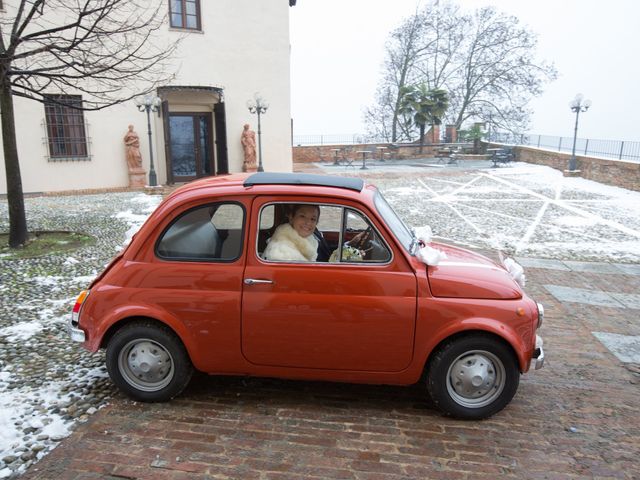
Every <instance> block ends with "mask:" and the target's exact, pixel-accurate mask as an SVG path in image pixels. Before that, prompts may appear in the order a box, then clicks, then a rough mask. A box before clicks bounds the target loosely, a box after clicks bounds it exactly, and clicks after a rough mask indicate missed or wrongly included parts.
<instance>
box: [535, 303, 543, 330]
mask: <svg viewBox="0 0 640 480" xmlns="http://www.w3.org/2000/svg"><path fill="white" fill-rule="evenodd" d="M536 305H537V306H538V326H537V327H536V328H540V327H541V326H542V321H543V320H544V306H543V305H542V304H541V303H538V302H536Z"/></svg>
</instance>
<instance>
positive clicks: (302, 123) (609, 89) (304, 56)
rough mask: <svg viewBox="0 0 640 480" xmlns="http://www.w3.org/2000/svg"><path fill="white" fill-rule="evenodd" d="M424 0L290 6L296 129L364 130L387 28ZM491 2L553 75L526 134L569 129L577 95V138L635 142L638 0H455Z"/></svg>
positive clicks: (317, 1)
mask: <svg viewBox="0 0 640 480" xmlns="http://www.w3.org/2000/svg"><path fill="white" fill-rule="evenodd" d="M418 3H420V4H421V5H422V4H424V0H422V1H420V0H385V1H382V0H298V2H297V5H296V6H295V7H293V8H291V70H292V74H291V78H292V87H291V90H292V111H291V114H292V117H293V122H294V134H295V135H315V134H352V133H364V132H365V126H364V123H363V121H362V116H363V115H362V111H363V109H364V107H365V106H367V105H370V104H371V103H372V102H373V99H374V94H375V89H376V86H377V84H378V80H379V78H380V73H381V65H382V62H383V58H384V43H385V41H386V39H387V37H388V34H389V33H390V32H391V30H392V29H394V28H395V27H396V26H398V25H399V24H400V22H401V20H402V19H403V18H405V17H407V16H408V15H410V14H411V13H413V12H414V11H415V9H416V5H417V4H418ZM460 3H461V4H462V5H463V6H465V7H468V8H475V7H479V6H484V5H495V6H496V7H497V8H499V9H500V10H502V11H505V12H507V13H510V14H513V15H515V16H517V17H518V18H519V19H520V22H521V23H523V24H525V25H527V26H528V27H529V28H530V29H531V30H533V31H534V32H536V33H537V34H538V42H539V44H538V57H540V58H544V59H545V60H548V61H552V62H553V63H555V65H556V68H557V69H558V72H559V74H560V76H559V78H558V79H557V80H556V81H555V82H552V83H550V84H548V85H547V87H546V89H545V92H544V93H543V95H542V96H541V97H538V98H536V99H534V100H533V101H532V103H531V106H532V108H533V109H534V112H535V113H534V116H533V118H532V128H531V130H530V132H531V133H541V134H547V135H563V136H572V135H573V126H574V121H575V114H574V113H572V112H571V110H570V109H569V106H568V104H569V102H570V101H571V100H572V99H573V98H574V96H575V95H576V93H579V92H580V93H583V94H584V95H585V97H586V98H588V99H591V101H592V103H593V104H592V107H591V109H590V110H589V111H588V112H586V113H585V114H581V115H580V126H579V132H578V135H579V136H580V137H583V138H595V139H611V140H636V141H637V140H640V133H639V132H638V128H637V127H636V125H637V124H638V123H640V118H638V117H639V116H640V112H639V111H638V110H639V109H640V88H638V87H637V84H638V80H639V78H640V60H639V59H638V57H639V56H638V53H639V49H638V46H639V45H640V41H639V40H640V33H639V32H640V28H638V21H639V19H640V2H638V1H636V0H609V1H607V2H602V1H596V0H536V1H531V0H460Z"/></svg>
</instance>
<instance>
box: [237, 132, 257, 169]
mask: <svg viewBox="0 0 640 480" xmlns="http://www.w3.org/2000/svg"><path fill="white" fill-rule="evenodd" d="M240 142H241V143H242V148H243V149H244V163H243V164H242V171H243V172H255V171H256V132H254V131H253V130H251V128H250V126H249V124H248V123H246V124H245V125H244V130H243V131H242V135H241V136H240Z"/></svg>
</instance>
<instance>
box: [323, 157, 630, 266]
mask: <svg viewBox="0 0 640 480" xmlns="http://www.w3.org/2000/svg"><path fill="white" fill-rule="evenodd" d="M462 163H463V165H461V166H453V167H451V166H449V167H447V168H444V169H438V170H435V169H433V168H430V167H431V166H432V165H429V164H422V165H421V166H420V165H417V164H414V165H413V166H408V165H404V166H391V167H387V166H385V165H380V164H378V165H372V166H371V167H370V168H369V169H368V170H366V171H363V170H360V169H339V171H338V170H337V169H336V167H333V168H332V167H330V166H327V165H320V164H317V166H318V167H320V168H322V169H323V170H325V171H326V172H331V173H337V174H339V175H348V176H353V175H356V176H361V177H363V178H365V179H367V180H369V181H370V182H371V183H374V184H376V185H377V186H378V187H379V188H380V189H381V190H382V191H383V193H384V195H385V197H386V198H387V199H388V201H389V203H390V204H391V205H392V206H393V207H394V208H395V209H396V210H397V211H398V214H399V215H400V216H401V217H402V218H403V219H404V220H405V221H406V222H407V224H409V225H410V226H413V227H418V226H423V225H430V226H431V228H432V230H433V234H434V239H435V240H436V241H437V240H442V241H446V242H456V243H459V244H462V245H466V246H469V247H472V248H492V249H496V248H499V249H502V250H505V251H506V253H508V254H512V255H518V256H521V257H539V258H555V259H575V260H586V261H604V262H608V261H613V262H629V263H632V262H640V192H634V191H630V190H625V189H622V188H618V187H613V186H608V185H604V184H601V183H597V182H593V181H590V180H585V179H583V178H569V177H564V176H563V175H562V173H561V172H560V171H558V170H554V169H552V168H550V167H546V166H541V165H531V164H525V163H514V164H512V165H509V166H506V167H501V168H476V169H475V170H472V169H469V168H465V167H464V162H462ZM408 169H409V170H410V171H411V172H412V174H411V175H398V173H402V172H405V171H409V170H408Z"/></svg>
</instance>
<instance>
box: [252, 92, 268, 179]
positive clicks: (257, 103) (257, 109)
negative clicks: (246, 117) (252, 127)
mask: <svg viewBox="0 0 640 480" xmlns="http://www.w3.org/2000/svg"><path fill="white" fill-rule="evenodd" d="M247 108H248V109H249V112H250V113H257V114H258V171H259V172H264V168H263V167H262V131H261V129H260V115H263V114H265V113H267V109H268V108H269V104H268V103H267V102H266V101H265V100H264V98H262V97H261V96H260V95H259V94H257V93H256V94H255V95H254V96H253V100H248V101H247Z"/></svg>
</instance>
